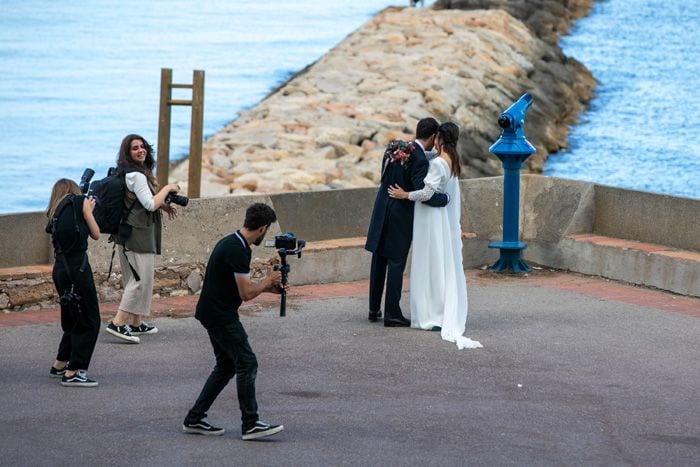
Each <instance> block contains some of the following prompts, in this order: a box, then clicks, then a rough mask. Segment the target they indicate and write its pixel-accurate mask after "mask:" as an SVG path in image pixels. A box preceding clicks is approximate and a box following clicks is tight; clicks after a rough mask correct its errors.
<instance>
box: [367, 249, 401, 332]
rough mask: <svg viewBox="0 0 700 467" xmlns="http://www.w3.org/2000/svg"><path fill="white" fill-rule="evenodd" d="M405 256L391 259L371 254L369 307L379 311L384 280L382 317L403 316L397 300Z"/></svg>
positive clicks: (399, 294)
mask: <svg viewBox="0 0 700 467" xmlns="http://www.w3.org/2000/svg"><path fill="white" fill-rule="evenodd" d="M405 269H406V258H403V259H392V258H387V257H386V256H382V255H380V254H377V253H373V254H372V267H371V270H370V275H369V309H370V311H379V308H380V306H381V303H382V292H384V281H385V280H386V297H385V298H384V319H385V320H387V319H394V318H399V317H401V316H403V314H402V313H401V307H400V306H399V301H400V300H401V286H402V285H403V272H404V270H405Z"/></svg>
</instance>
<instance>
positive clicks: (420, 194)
mask: <svg viewBox="0 0 700 467" xmlns="http://www.w3.org/2000/svg"><path fill="white" fill-rule="evenodd" d="M434 194H435V190H434V189H433V187H431V186H430V185H427V184H426V185H425V186H424V187H423V189H422V190H417V191H412V192H410V193H409V194H408V199H410V200H411V201H420V202H422V201H428V200H429V199H430V198H432V197H433V195H434Z"/></svg>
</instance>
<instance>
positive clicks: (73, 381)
mask: <svg viewBox="0 0 700 467" xmlns="http://www.w3.org/2000/svg"><path fill="white" fill-rule="evenodd" d="M61 386H68V387H78V388H94V387H95V386H97V381H95V380H94V379H90V378H88V375H87V373H85V372H84V371H76V372H75V374H74V375H73V376H70V377H68V376H66V375H63V377H62V378H61Z"/></svg>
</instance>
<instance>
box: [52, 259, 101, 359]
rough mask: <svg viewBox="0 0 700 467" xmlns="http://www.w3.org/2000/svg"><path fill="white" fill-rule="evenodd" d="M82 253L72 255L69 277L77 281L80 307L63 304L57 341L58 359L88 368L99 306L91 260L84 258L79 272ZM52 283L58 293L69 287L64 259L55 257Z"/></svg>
mask: <svg viewBox="0 0 700 467" xmlns="http://www.w3.org/2000/svg"><path fill="white" fill-rule="evenodd" d="M82 258H83V256H82V254H81V255H80V257H79V258H69V259H68V261H67V262H68V267H70V277H72V279H73V280H74V281H75V282H74V284H75V289H74V292H75V293H77V294H78V295H80V298H81V299H80V311H79V312H78V311H77V310H75V309H73V308H72V307H64V306H63V305H61V328H62V329H63V337H62V338H61V343H60V344H59V345H58V354H57V355H56V360H60V361H62V362H65V361H69V362H70V363H69V364H68V369H69V370H87V369H88V366H90V360H91V359H92V354H93V352H94V350H95V344H96V343H97V336H98V334H99V332H100V306H99V303H98V301H97V290H96V289H95V281H94V279H93V277H92V269H91V268H90V263H88V262H87V261H86V262H85V268H84V270H83V272H82V273H81V272H80V266H81V263H82ZM52 278H53V283H54V285H55V286H56V291H58V294H59V296H60V295H63V293H64V292H66V291H68V290H70V287H71V281H70V278H69V276H68V273H67V272H66V267H65V265H64V264H63V261H61V260H60V259H57V260H56V263H55V264H54V267H53V273H52Z"/></svg>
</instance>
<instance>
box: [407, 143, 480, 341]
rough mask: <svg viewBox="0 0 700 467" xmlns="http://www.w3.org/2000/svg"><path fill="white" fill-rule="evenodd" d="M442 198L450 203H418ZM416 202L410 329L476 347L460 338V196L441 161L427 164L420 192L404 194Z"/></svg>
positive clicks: (463, 306)
mask: <svg viewBox="0 0 700 467" xmlns="http://www.w3.org/2000/svg"><path fill="white" fill-rule="evenodd" d="M435 192H439V193H447V194H448V195H449V197H450V202H449V204H448V205H447V206H445V207H444V208H433V207H430V206H428V205H426V204H423V203H422V202H420V201H426V200H428V199H430V197H431V196H432V195H433V193H435ZM409 199H411V200H413V201H416V203H415V211H414V217H413V249H412V253H411V277H410V304H411V327H413V328H419V329H427V330H430V329H432V328H433V326H439V327H441V328H442V329H441V331H440V334H441V336H442V338H443V339H444V340H446V341H450V342H454V343H455V344H457V347H458V348H459V349H475V348H479V347H482V345H481V344H480V343H479V342H478V341H473V340H471V339H469V338H467V337H464V335H463V334H464V330H465V326H466V322H467V308H468V305H467V282H466V278H465V277H464V267H463V265H462V228H461V226H460V214H461V195H460V192H459V182H458V180H457V177H455V176H454V175H452V174H451V173H450V168H449V166H448V164H447V162H446V161H445V160H444V159H442V158H441V157H436V158H434V159H432V160H431V161H430V169H429V170H428V175H427V176H426V177H425V188H423V190H419V191H414V192H411V193H409Z"/></svg>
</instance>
